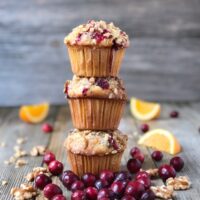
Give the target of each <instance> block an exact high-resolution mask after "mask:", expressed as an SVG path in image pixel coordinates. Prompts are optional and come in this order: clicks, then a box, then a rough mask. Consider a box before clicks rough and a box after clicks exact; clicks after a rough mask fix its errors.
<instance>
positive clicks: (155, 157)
mask: <svg viewBox="0 0 200 200" xmlns="http://www.w3.org/2000/svg"><path fill="white" fill-rule="evenodd" d="M151 157H152V159H153V160H155V161H161V160H162V158H163V153H162V152H161V151H154V152H153V153H152V154H151Z"/></svg>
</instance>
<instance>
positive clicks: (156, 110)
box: [130, 97, 161, 121]
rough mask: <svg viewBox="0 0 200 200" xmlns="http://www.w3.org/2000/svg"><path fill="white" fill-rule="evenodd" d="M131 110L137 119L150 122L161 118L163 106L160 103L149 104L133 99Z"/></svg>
mask: <svg viewBox="0 0 200 200" xmlns="http://www.w3.org/2000/svg"><path fill="white" fill-rule="evenodd" d="M130 110H131V113H132V115H133V116H134V117H135V118H136V119H139V120H142V121H148V120H152V119H155V118H157V117H159V115H160V110H161V106H160V104H158V103H153V102H147V101H143V100H140V99H136V98H134V97H132V98H131V100H130Z"/></svg>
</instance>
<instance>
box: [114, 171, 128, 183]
mask: <svg viewBox="0 0 200 200" xmlns="http://www.w3.org/2000/svg"><path fill="white" fill-rule="evenodd" d="M124 180H131V175H130V174H129V173H128V172H127V171H121V172H118V173H117V174H116V175H115V180H114V181H124Z"/></svg>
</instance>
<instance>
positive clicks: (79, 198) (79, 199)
mask: <svg viewBox="0 0 200 200" xmlns="http://www.w3.org/2000/svg"><path fill="white" fill-rule="evenodd" d="M71 200H85V192H84V191H82V190H76V191H75V192H73V193H72V195H71Z"/></svg>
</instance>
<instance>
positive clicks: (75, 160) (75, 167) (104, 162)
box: [67, 151, 123, 177]
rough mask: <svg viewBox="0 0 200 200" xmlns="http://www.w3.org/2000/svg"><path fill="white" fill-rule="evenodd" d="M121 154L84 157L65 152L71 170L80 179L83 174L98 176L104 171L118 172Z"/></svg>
mask: <svg viewBox="0 0 200 200" xmlns="http://www.w3.org/2000/svg"><path fill="white" fill-rule="evenodd" d="M122 154H123V152H118V153H116V154H109V155H105V156H98V155H94V156H86V155H80V154H74V153H72V152H70V151H67V159H68V162H69V163H70V166H71V170H72V171H73V172H74V173H75V174H77V175H78V176H80V177H81V176H82V175H83V174H84V173H88V172H90V173H93V174H95V175H98V174H99V173H100V172H101V171H102V170H105V169H108V170H111V171H113V172H116V171H119V169H120V163H121V158H122Z"/></svg>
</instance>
